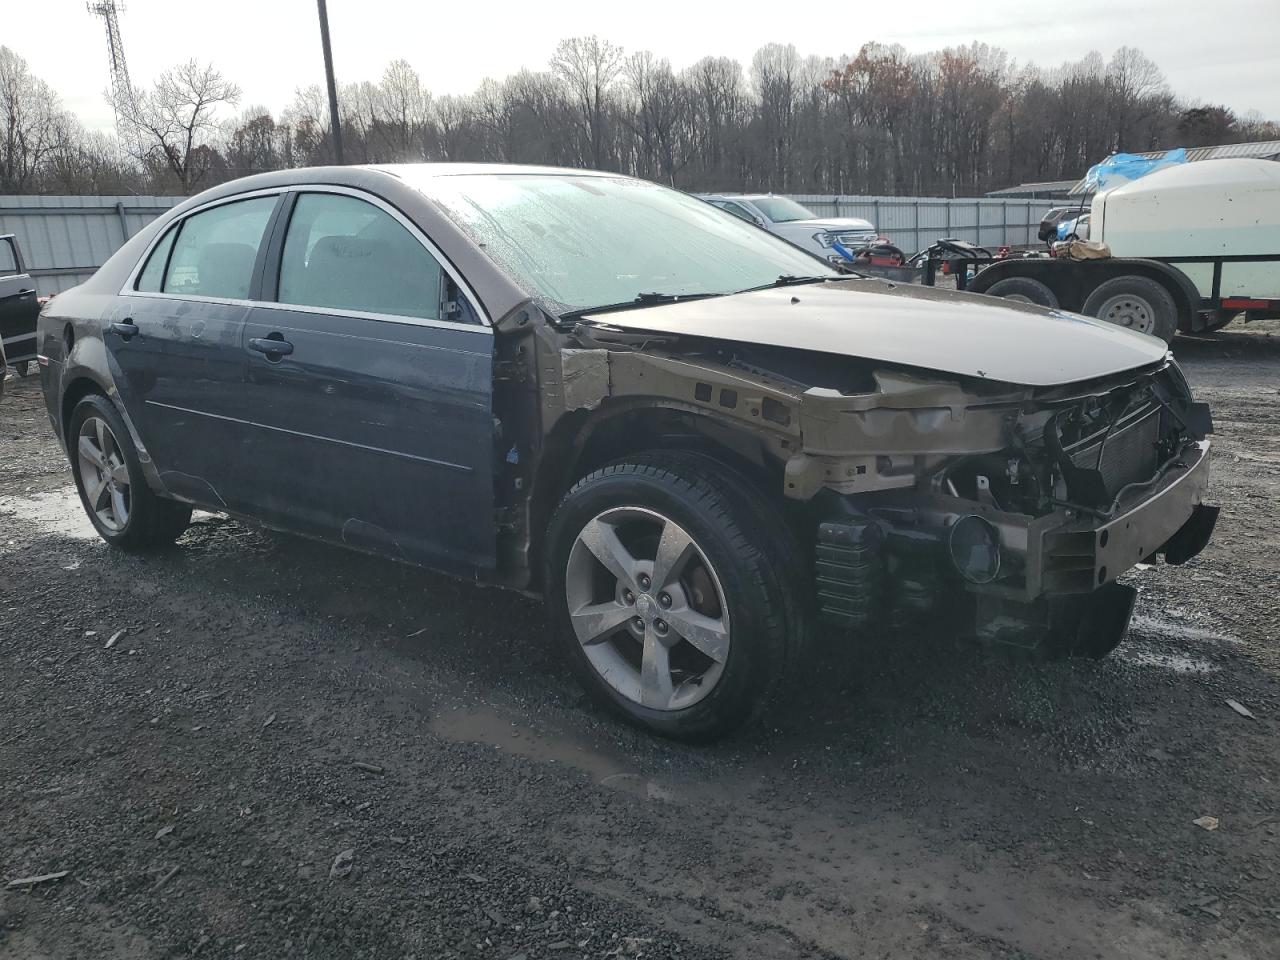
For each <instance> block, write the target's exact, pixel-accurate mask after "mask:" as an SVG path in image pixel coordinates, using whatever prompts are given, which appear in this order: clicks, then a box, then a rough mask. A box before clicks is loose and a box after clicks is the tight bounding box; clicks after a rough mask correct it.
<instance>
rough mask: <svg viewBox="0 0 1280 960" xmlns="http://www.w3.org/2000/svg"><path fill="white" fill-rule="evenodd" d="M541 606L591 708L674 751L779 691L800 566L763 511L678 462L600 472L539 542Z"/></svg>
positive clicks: (734, 481) (714, 472)
mask: <svg viewBox="0 0 1280 960" xmlns="http://www.w3.org/2000/svg"><path fill="white" fill-rule="evenodd" d="M546 543H547V550H546V560H547V577H546V582H547V593H546V596H547V600H548V602H549V604H550V605H551V607H552V608H553V609H552V614H553V619H554V621H555V622H556V625H557V628H558V629H557V637H558V639H559V642H560V643H561V644H562V645H563V649H564V651H565V653H566V654H567V657H568V659H569V662H570V663H571V665H572V666H573V669H574V672H575V673H576V674H577V675H578V678H579V679H580V680H581V682H582V684H583V686H584V687H586V689H587V690H588V692H589V693H590V694H591V695H592V696H593V697H594V698H595V699H596V700H597V701H598V702H600V703H601V704H603V705H605V706H607V707H608V708H609V709H611V710H613V711H614V712H615V713H617V714H619V715H620V716H622V717H623V718H625V719H626V720H628V721H630V722H631V723H634V724H636V725H638V726H642V727H644V728H646V729H648V730H651V731H653V732H655V733H660V734H662V735H664V736H668V737H674V738H677V739H681V740H699V741H705V740H710V739H714V738H715V737H719V736H723V735H724V734H726V733H729V732H730V731H732V730H734V729H735V728H737V727H739V726H741V725H742V724H743V723H745V722H747V721H748V720H749V719H753V718H758V717H761V716H763V715H764V714H765V713H766V711H767V709H768V707H769V706H770V705H771V704H772V703H773V702H774V701H775V700H777V699H778V698H779V696H780V695H781V694H783V693H784V692H785V691H786V690H787V689H788V688H789V686H790V684H791V681H792V680H793V678H794V676H795V673H796V664H797V663H798V662H799V660H800V654H801V650H802V649H803V647H804V645H805V642H806V640H807V636H808V632H809V631H808V606H807V604H806V603H804V602H802V601H803V598H804V597H805V591H804V585H803V581H801V580H800V579H799V578H800V577H802V576H803V571H804V566H805V564H804V562H803V560H802V559H801V555H800V549H799V546H798V545H797V543H796V541H795V538H794V535H793V534H792V533H791V530H790V528H789V527H788V525H787V524H786V523H785V522H784V520H783V517H782V514H781V512H780V511H779V509H778V506H777V504H776V502H775V501H772V500H770V499H769V498H768V497H767V496H766V495H765V494H764V492H763V491H762V490H761V489H760V488H758V487H756V486H755V485H754V484H753V483H751V482H748V481H747V480H746V478H745V477H744V476H743V475H742V474H739V473H737V472H736V471H734V470H733V469H732V468H729V467H727V466H726V465H724V464H722V463H719V462H717V461H715V460H712V459H711V458H709V457H706V456H704V455H701V454H697V453H693V452H691V451H675V450H673V451H654V452H652V453H644V454H636V455H634V456H633V457H632V458H631V459H630V460H625V461H620V462H617V463H612V464H609V465H608V466H605V467H601V468H600V469H599V470H596V471H595V472H594V473H591V474H589V475H587V476H585V477H583V478H582V479H581V480H579V481H578V482H577V483H576V484H574V486H573V488H572V489H571V490H570V491H569V492H568V493H567V494H566V495H565V497H564V499H563V500H562V501H561V503H560V506H559V507H558V508H557V510H556V511H555V515H554V516H553V517H552V519H551V524H550V527H549V528H548V531H547V541H546Z"/></svg>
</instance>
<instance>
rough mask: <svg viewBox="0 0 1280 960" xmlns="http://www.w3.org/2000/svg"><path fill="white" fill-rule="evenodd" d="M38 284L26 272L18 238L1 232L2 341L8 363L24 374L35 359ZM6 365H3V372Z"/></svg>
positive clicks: (0, 290)
mask: <svg viewBox="0 0 1280 960" xmlns="http://www.w3.org/2000/svg"><path fill="white" fill-rule="evenodd" d="M39 315H40V304H39V302H38V300H37V298H36V284H35V281H34V280H32V279H31V277H30V275H29V274H28V273H27V269H26V266H25V265H24V263H23V260H22V251H21V250H20V249H19V247H18V239H17V237H15V236H14V235H13V234H11V233H6V234H0V343H3V346H4V352H5V355H6V356H7V358H8V363H9V365H10V366H12V367H13V368H14V369H15V370H16V371H17V372H18V376H21V377H25V376H26V375H27V373H28V372H29V371H30V369H31V364H32V362H33V361H34V360H35V358H36V318H37V317H38V316H39ZM3 371H4V366H3V365H2V364H0V373H3Z"/></svg>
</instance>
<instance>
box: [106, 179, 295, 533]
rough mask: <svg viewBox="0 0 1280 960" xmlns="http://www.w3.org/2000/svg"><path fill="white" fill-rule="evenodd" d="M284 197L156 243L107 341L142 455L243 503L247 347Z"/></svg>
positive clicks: (212, 503) (204, 490) (191, 483)
mask: <svg viewBox="0 0 1280 960" xmlns="http://www.w3.org/2000/svg"><path fill="white" fill-rule="evenodd" d="M279 200H280V197H279V196H277V195H271V196H259V197H251V198H248V199H244V200H236V201H232V202H229V203H222V204H219V205H217V206H214V207H211V208H207V209H205V210H202V211H199V212H196V213H194V214H192V215H191V216H189V217H187V218H185V219H184V220H182V221H180V222H179V223H178V224H176V225H174V226H173V227H171V228H170V229H169V231H168V232H167V233H166V234H165V236H164V237H162V238H161V240H160V242H159V243H158V244H157V245H156V246H155V247H154V248H153V250H152V252H151V254H150V256H149V258H148V260H147V262H146V264H145V266H144V267H143V269H142V271H141V272H140V273H139V275H138V277H137V280H136V282H135V284H134V289H133V290H132V291H129V292H128V293H127V295H126V296H123V297H121V298H119V299H118V300H117V302H116V304H115V305H114V306H113V307H112V308H111V309H110V311H109V313H108V314H107V315H106V316H104V317H103V321H104V328H103V339H104V341H105V342H106V344H107V347H108V349H109V350H110V352H111V355H112V357H113V359H114V360H115V362H116V365H117V368H118V370H119V376H118V378H117V379H118V386H119V388H120V397H121V399H122V400H123V402H124V404H125V407H126V409H127V410H128V412H129V415H130V417H131V419H132V420H133V422H134V424H135V425H136V426H137V428H138V432H139V434H140V438H141V440H142V444H143V447H144V448H145V452H146V454H147V455H149V456H150V457H151V459H152V461H153V462H154V464H155V467H156V470H157V471H158V472H159V474H160V477H161V480H162V481H163V482H164V484H165V486H166V487H167V488H168V489H169V490H170V491H171V492H172V493H173V494H175V495H177V496H179V497H182V498H184V499H187V500H191V501H193V502H195V503H199V504H202V505H205V506H209V507H213V508H225V509H229V510H234V511H243V510H244V509H245V508H246V507H247V505H248V504H249V503H250V502H251V497H249V495H248V493H247V492H246V490H245V483H246V482H247V479H248V478H247V476H246V471H245V469H244V466H245V465H244V457H245V456H246V454H245V446H246V432H247V424H248V422H249V421H250V420H251V418H252V413H253V411H252V410H251V409H250V407H249V406H248V405H247V404H246V398H245V393H244V377H245V367H246V363H245V357H244V352H243V349H242V346H241V342H242V339H243V333H244V325H245V321H246V319H247V318H248V316H249V309H250V308H249V301H250V297H251V295H252V293H253V289H252V288H253V287H254V278H255V274H256V272H257V268H258V265H259V260H258V258H259V256H260V253H261V248H262V245H263V240H264V238H265V236H266V234H267V226H268V224H269V222H270V220H271V216H272V213H273V212H274V210H275V207H276V204H277V202H278V201H279Z"/></svg>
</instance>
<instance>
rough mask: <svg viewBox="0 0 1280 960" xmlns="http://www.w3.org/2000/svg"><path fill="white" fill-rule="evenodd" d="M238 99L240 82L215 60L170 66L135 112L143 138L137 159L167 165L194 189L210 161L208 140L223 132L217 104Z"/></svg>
mask: <svg viewBox="0 0 1280 960" xmlns="http://www.w3.org/2000/svg"><path fill="white" fill-rule="evenodd" d="M239 100H240V88H239V87H238V86H236V85H235V84H234V83H232V82H231V81H229V80H227V79H225V78H224V77H223V76H222V74H221V73H219V72H218V70H216V69H215V68H214V67H213V65H212V64H205V65H203V66H202V65H201V64H199V63H197V62H196V61H195V60H188V61H187V62H186V63H184V64H180V65H178V66H176V67H171V68H170V69H168V70H166V71H165V72H164V73H162V74H161V75H160V79H159V80H157V81H156V85H155V88H154V89H153V90H151V91H150V92H149V93H146V94H143V95H141V96H139V98H138V104H137V115H136V116H135V117H133V118H131V119H132V120H133V122H134V125H135V127H136V129H137V131H138V136H139V141H140V143H139V151H140V154H139V157H138V159H139V160H142V161H144V162H148V161H150V162H152V163H156V164H157V165H158V166H160V167H161V168H162V169H167V170H168V172H169V173H171V174H172V175H173V177H174V178H175V179H176V180H177V181H178V183H179V185H180V186H181V187H182V192H183V193H190V192H191V187H192V186H193V185H194V184H196V183H199V182H200V180H201V179H203V177H204V175H205V174H206V173H207V172H208V170H209V167H210V165H211V160H212V151H211V150H210V149H209V140H210V138H211V137H212V136H213V135H214V134H216V133H217V132H218V124H217V118H216V117H215V112H216V110H217V108H218V106H219V105H220V104H235V103H238V102H239Z"/></svg>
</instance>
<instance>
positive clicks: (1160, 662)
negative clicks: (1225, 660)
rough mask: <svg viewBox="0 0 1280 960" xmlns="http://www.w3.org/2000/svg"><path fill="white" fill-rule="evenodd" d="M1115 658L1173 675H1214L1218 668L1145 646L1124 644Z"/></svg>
mask: <svg viewBox="0 0 1280 960" xmlns="http://www.w3.org/2000/svg"><path fill="white" fill-rule="evenodd" d="M1116 656H1118V657H1119V658H1120V659H1122V660H1127V661H1128V662H1129V663H1134V664H1137V665H1138V666H1140V667H1158V668H1160V669H1162V670H1170V671H1172V672H1173V673H1182V674H1205V673H1216V672H1217V671H1218V670H1219V669H1221V668H1219V667H1217V666H1215V665H1214V664H1212V663H1210V662H1209V661H1208V660H1198V659H1196V658H1195V657H1188V656H1185V655H1184V654H1181V653H1164V652H1162V651H1160V650H1155V649H1152V648H1151V647H1147V646H1145V645H1141V646H1140V645H1137V644H1126V645H1125V646H1122V647H1121V648H1120V649H1119V650H1117V651H1116Z"/></svg>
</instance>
